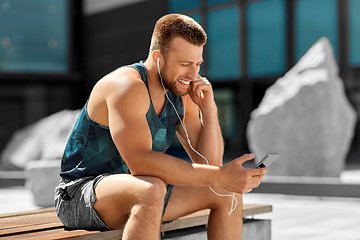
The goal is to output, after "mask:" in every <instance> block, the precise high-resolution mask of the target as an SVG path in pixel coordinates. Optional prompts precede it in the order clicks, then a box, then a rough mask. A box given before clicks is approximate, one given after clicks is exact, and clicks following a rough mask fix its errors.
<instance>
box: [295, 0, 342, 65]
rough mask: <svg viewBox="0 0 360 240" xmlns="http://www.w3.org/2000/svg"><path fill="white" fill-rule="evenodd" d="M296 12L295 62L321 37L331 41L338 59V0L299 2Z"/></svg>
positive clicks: (306, 0)
mask: <svg viewBox="0 0 360 240" xmlns="http://www.w3.org/2000/svg"><path fill="white" fill-rule="evenodd" d="M295 10H296V12H295V14H296V15H295V61H298V60H299V59H300V58H301V57H302V56H303V55H304V54H305V52H306V51H307V50H308V49H309V48H310V47H311V46H312V45H313V44H314V43H315V42H316V41H317V40H319V39H320V38H321V37H327V38H328V39H329V40H330V42H331V45H332V47H333V49H334V54H335V57H336V58H337V55H338V53H337V52H338V47H337V45H338V40H337V10H336V0H316V1H314V0H297V1H296V8H295Z"/></svg>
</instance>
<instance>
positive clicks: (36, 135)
mask: <svg viewBox="0 0 360 240" xmlns="http://www.w3.org/2000/svg"><path fill="white" fill-rule="evenodd" d="M79 114H80V110H62V111H60V112H57V113H54V114H52V115H50V116H48V117H45V118H43V119H40V120H39V121H37V122H35V123H32V124H30V125H28V126H26V127H25V128H22V129H19V130H17V131H16V132H15V133H14V134H13V136H12V137H11V139H10V141H9V142H8V143H7V144H6V146H5V148H4V150H3V151H2V153H1V155H0V169H2V170H24V168H25V166H26V164H27V163H28V162H30V161H34V160H40V159H58V161H60V159H61V158H62V155H63V153H64V149H65V145H66V143H67V141H68V138H69V136H70V133H71V131H72V129H73V127H74V125H75V122H76V119H77V117H78V116H79Z"/></svg>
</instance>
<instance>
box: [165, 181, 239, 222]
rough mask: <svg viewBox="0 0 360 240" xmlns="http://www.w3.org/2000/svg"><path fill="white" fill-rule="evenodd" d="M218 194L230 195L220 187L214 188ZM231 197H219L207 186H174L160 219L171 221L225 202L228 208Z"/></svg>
mask: <svg viewBox="0 0 360 240" xmlns="http://www.w3.org/2000/svg"><path fill="white" fill-rule="evenodd" d="M214 190H215V191H217V192H218V193H219V194H222V195H230V196H231V194H232V193H229V192H227V191H226V190H224V189H222V188H215V189H214ZM231 201H232V198H231V197H220V196H218V195H216V194H215V193H213V192H212V191H211V190H210V188H209V187H183V186H174V190H173V193H172V195H171V198H170V201H169V204H168V206H167V208H166V212H165V215H164V216H163V219H162V221H163V222H167V221H172V220H175V219H178V218H180V217H183V216H185V215H188V214H190V213H193V212H196V211H199V210H202V209H207V208H210V209H214V208H215V207H217V206H218V204H225V207H226V208H228V209H229V210H230V207H231Z"/></svg>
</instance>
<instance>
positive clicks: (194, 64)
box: [160, 37, 203, 96]
mask: <svg viewBox="0 0 360 240" xmlns="http://www.w3.org/2000/svg"><path fill="white" fill-rule="evenodd" d="M202 52H203V46H196V45H193V44H191V43H189V42H188V41H186V40H185V39H183V38H181V37H175V38H174V39H173V40H172V41H171V44H170V49H169V51H168V53H167V59H166V62H165V64H162V65H160V71H161V75H162V78H163V82H164V85H165V88H166V89H168V90H169V91H171V92H172V93H174V94H175V95H176V96H184V95H186V94H187V92H188V89H189V84H190V82H191V81H193V80H195V79H196V78H198V77H199V70H200V65H201V63H202V62H203V58H202Z"/></svg>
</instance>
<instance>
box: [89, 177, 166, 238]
mask: <svg viewBox="0 0 360 240" xmlns="http://www.w3.org/2000/svg"><path fill="white" fill-rule="evenodd" d="M95 194H96V197H97V200H96V202H95V204H94V209H95V211H96V212H97V214H98V215H99V217H100V218H101V219H102V220H103V221H104V222H105V224H106V225H107V226H109V227H110V228H113V229H124V233H123V238H122V239H124V240H126V239H128V238H129V237H131V239H156V240H157V239H160V226H161V218H162V213H163V207H164V197H165V194H166V185H165V183H164V181H162V180H161V179H159V178H155V177H145V176H144V177H142V176H139V177H134V176H131V175H128V174H115V175H110V176H107V177H105V178H104V179H102V180H101V181H100V182H99V183H98V185H97V186H96V188H95Z"/></svg>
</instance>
